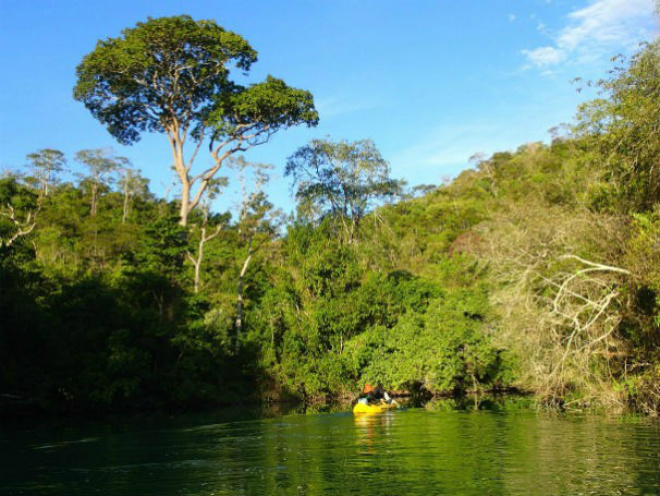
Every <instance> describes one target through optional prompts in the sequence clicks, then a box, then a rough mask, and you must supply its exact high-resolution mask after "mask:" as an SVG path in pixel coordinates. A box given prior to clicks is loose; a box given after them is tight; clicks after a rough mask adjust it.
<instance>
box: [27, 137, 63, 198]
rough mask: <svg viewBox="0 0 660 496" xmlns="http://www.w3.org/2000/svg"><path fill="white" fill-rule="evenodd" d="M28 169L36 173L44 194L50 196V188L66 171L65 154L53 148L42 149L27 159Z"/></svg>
mask: <svg viewBox="0 0 660 496" xmlns="http://www.w3.org/2000/svg"><path fill="white" fill-rule="evenodd" d="M26 158H27V159H28V167H29V168H30V169H32V171H33V172H34V175H35V178H36V180H37V182H38V184H39V189H40V190H41V192H42V194H43V195H45V196H48V193H49V187H50V186H51V185H53V184H54V183H55V182H56V181H57V175H58V174H59V173H61V172H63V171H64V166H65V165H66V158H65V157H64V153H62V152H61V151H59V150H54V149H52V148H42V149H41V150H37V151H36V152H34V153H30V154H28V155H27V157H26Z"/></svg>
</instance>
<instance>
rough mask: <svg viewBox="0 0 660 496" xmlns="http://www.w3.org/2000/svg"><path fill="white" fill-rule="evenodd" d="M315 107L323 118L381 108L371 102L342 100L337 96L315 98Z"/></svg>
mask: <svg viewBox="0 0 660 496" xmlns="http://www.w3.org/2000/svg"><path fill="white" fill-rule="evenodd" d="M315 105H316V108H317V109H318V111H319V114H320V115H321V117H325V118H327V117H335V116H338V115H345V114H350V113H352V112H359V111H364V110H372V109H374V108H377V107H380V106H381V105H380V104H376V103H374V102H373V101H366V100H365V101H360V102H356V101H354V100H351V99H347V98H342V97H339V96H326V97H320V98H317V99H316V101H315Z"/></svg>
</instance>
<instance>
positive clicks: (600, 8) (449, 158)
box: [0, 0, 658, 210]
mask: <svg viewBox="0 0 660 496" xmlns="http://www.w3.org/2000/svg"><path fill="white" fill-rule="evenodd" d="M653 4H654V2H653V0H580V1H578V0H575V1H569V0H470V1H466V2H457V1H455V0H435V1H432V0H416V1H412V0H408V1H406V0H360V1H358V0H351V1H348V0H333V1H331V2H324V1H321V0H315V1H313V0H295V1H294V0H280V1H277V2H275V1H272V0H261V1H256V0H255V1H251V0H243V1H241V2H237V1H235V0H234V1H225V0H189V1H186V2H182V1H173V0H158V1H155V0H154V1H147V0H132V1H126V0H114V1H101V0H97V1H89V0H87V1H82V0H80V1H78V0H30V1H26V0H20V1H19V0H0V44H1V45H0V46H2V50H1V51H0V67H2V68H3V77H2V78H0V170H2V169H9V170H15V169H18V168H20V167H21V166H22V165H23V164H24V163H25V155H26V154H28V153H31V152H33V151H35V150H37V149H40V148H57V149H60V150H62V151H64V152H65V153H66V154H67V156H68V157H69V159H70V163H71V166H72V167H74V168H75V167H76V165H75V164H74V163H73V160H72V158H73V156H74V154H75V152H76V151H78V150H81V149H85V148H102V147H113V148H114V149H115V151H116V153H117V154H119V155H122V156H126V157H128V158H129V159H131V161H132V162H133V164H134V165H135V166H136V167H137V168H139V169H141V170H142V171H143V173H144V175H146V176H147V177H148V178H150V180H151V189H152V191H154V192H156V193H157V194H161V193H162V192H163V191H164V190H165V189H166V187H167V185H168V184H169V183H170V182H171V179H172V175H171V171H170V170H169V165H170V164H171V163H172V160H171V158H170V156H169V149H168V145H167V142H166V141H165V137H164V136H162V135H146V136H145V137H144V138H143V140H142V141H141V142H139V143H137V144H135V145H133V146H131V147H123V146H121V145H119V144H117V143H116V142H114V140H113V139H112V138H111V137H110V136H109V135H108V133H107V132H106V131H105V129H104V128H103V127H102V126H101V125H100V124H99V123H98V122H97V121H95V120H94V119H93V118H92V117H91V116H90V115H89V114H88V112H87V111H86V110H85V108H84V107H83V106H82V104H80V103H78V102H75V101H74V100H73V98H72V96H71V94H72V88H73V86H74V84H75V67H76V65H78V63H79V62H80V61H81V59H82V57H83V56H84V55H85V54H86V53H88V52H90V51H91V50H92V49H93V48H94V46H95V43H96V41H97V40H98V39H99V38H106V37H115V36H118V35H119V34H120V31H121V30H122V29H123V28H125V27H132V26H134V25H135V23H136V22H138V21H143V20H146V18H147V17H148V16H151V17H159V16H167V15H178V14H184V13H185V14H189V15H191V16H192V17H193V18H196V19H215V20H216V21H217V22H218V24H220V25H222V26H223V27H225V28H226V29H229V30H232V31H235V32H237V33H239V34H241V35H242V36H244V37H245V38H246V39H247V40H248V41H249V42H250V44H251V45H252V46H253V48H255V49H256V50H257V51H258V52H259V62H258V63H257V64H255V65H254V66H253V70H252V72H251V76H250V80H251V81H255V82H256V81H260V80H262V79H263V78H264V77H265V76H266V75H267V74H272V75H274V76H276V77H280V78H282V79H284V80H285V81H286V82H287V83H288V84H290V85H292V86H296V87H299V88H304V89H307V90H309V91H311V92H312V93H313V94H314V97H315V101H316V106H317V108H318V109H319V111H320V115H321V122H320V124H319V126H318V127H317V128H315V129H311V130H308V129H291V130H287V131H283V132H281V133H280V134H278V135H276V136H274V137H273V138H272V140H271V142H270V143H268V144H266V145H263V146H262V147H259V148H255V149H254V150H253V151H251V152H249V153H248V154H247V158H248V159H250V160H255V161H260V162H269V163H272V164H274V165H275V167H276V177H275V178H274V180H273V181H272V182H271V184H270V185H269V194H270V196H271V199H272V201H274V203H276V204H277V205H278V206H281V207H283V208H285V209H286V210H289V209H291V206H292V201H291V198H290V188H289V181H288V180H287V179H286V178H283V177H281V175H282V172H283V168H284V164H285V162H286V157H288V156H289V155H291V154H292V153H293V152H294V151H295V150H296V149H297V148H298V147H300V146H302V145H304V144H305V143H306V142H307V141H308V140H309V139H312V138H319V137H327V136H330V137H332V138H333V139H347V140H358V139H364V138H370V139H373V140H374V141H375V142H376V145H377V146H378V147H379V149H380V150H381V152H382V154H383V156H384V157H385V158H386V159H387V160H388V161H389V162H390V164H391V166H392V173H393V176H395V177H399V178H404V179H406V180H407V181H408V182H409V183H410V184H420V183H430V184H439V183H440V182H441V181H442V178H443V177H446V176H455V175H456V174H457V173H459V172H460V171H461V170H463V169H465V168H467V167H469V164H468V158H469V157H470V156H471V155H472V154H474V153H476V152H484V153H486V154H491V153H493V152H495V151H498V150H507V149H515V148H517V147H518V146H519V145H521V144H523V143H526V142H531V141H540V140H543V141H547V140H548V134H547V130H548V129H549V128H550V127H552V126H555V125H557V124H559V123H562V122H569V121H570V120H571V119H572V116H573V115H574V111H575V107H576V105H577V104H578V103H579V102H581V101H583V100H584V99H585V98H587V97H588V94H586V93H577V92H576V88H575V85H573V84H571V83H570V81H571V80H572V79H573V78H575V77H583V78H586V79H589V78H592V79H593V78H598V77H600V76H603V75H605V72H606V70H607V69H608V68H609V67H610V62H609V59H610V57H611V56H613V55H615V54H617V53H631V52H632V51H634V50H635V47H636V46H637V44H638V43H639V42H640V41H643V40H650V39H652V38H653V37H655V36H656V35H657V32H658V26H657V19H656V17H655V16H654V14H653ZM198 162H199V163H198V166H199V167H202V166H204V165H205V164H206V163H207V162H208V159H207V158H206V157H200V159H198ZM277 176H279V177H277ZM233 189H235V188H234V187H233V186H230V188H229V191H228V194H227V195H226V196H225V199H226V200H225V201H229V199H230V198H232V194H231V192H232V190H233ZM221 207H222V205H221Z"/></svg>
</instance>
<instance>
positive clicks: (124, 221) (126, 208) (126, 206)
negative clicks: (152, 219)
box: [121, 189, 129, 225]
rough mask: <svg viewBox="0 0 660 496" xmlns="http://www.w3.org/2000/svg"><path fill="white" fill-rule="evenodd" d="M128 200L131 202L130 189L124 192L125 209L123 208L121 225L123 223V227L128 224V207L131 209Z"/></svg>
mask: <svg viewBox="0 0 660 496" xmlns="http://www.w3.org/2000/svg"><path fill="white" fill-rule="evenodd" d="M128 200H129V196H128V189H126V190H124V207H123V209H122V213H121V223H122V225H123V224H126V218H127V217H128V207H129V204H128Z"/></svg>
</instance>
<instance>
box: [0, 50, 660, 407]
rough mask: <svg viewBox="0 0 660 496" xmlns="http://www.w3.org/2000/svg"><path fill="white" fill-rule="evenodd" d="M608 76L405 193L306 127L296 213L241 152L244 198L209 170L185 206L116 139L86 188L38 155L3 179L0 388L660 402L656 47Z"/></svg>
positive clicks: (198, 399) (159, 394)
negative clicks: (219, 204) (531, 127)
mask: <svg viewBox="0 0 660 496" xmlns="http://www.w3.org/2000/svg"><path fill="white" fill-rule="evenodd" d="M79 70H80V69H79ZM596 84H597V86H598V87H599V88H600V89H601V93H600V97H599V98H598V99H596V100H594V101H592V102H589V103H587V104H585V105H584V106H583V107H581V108H580V109H579V113H578V119H577V122H576V124H575V125H574V126H572V127H570V128H567V129H566V130H565V132H564V133H563V134H561V135H559V134H558V135H556V136H555V137H554V138H553V140H552V143H551V144H548V145H546V144H541V143H534V144H527V145H524V146H521V147H520V148H519V149H518V150H517V151H515V152H501V153H496V154H494V155H493V156H492V157H489V158H487V157H476V159H475V168H474V169H471V170H467V171H465V172H463V173H462V174H461V175H460V176H459V177H458V178H456V179H455V180H454V181H453V182H452V183H451V184H445V185H442V186H439V187H435V186H432V187H421V188H415V189H413V190H412V191H407V192H406V191H405V187H404V185H403V184H402V183H401V182H399V181H394V180H392V179H391V178H390V177H389V169H388V166H387V162H386V161H385V160H384V159H383V158H382V157H381V156H380V153H379V152H378V150H377V149H376V147H375V145H374V144H373V143H371V142H369V141H358V142H354V143H347V142H341V143H333V142H331V141H325V140H315V141H312V142H311V143H309V144H308V145H306V146H304V147H302V148H300V149H299V150H298V151H297V152H295V153H293V154H292V156H291V159H290V161H289V164H288V166H287V173H288V174H289V175H291V176H292V177H293V180H294V185H295V187H296V188H297V189H296V191H297V197H298V200H299V208H298V213H297V215H296V217H295V218H294V219H288V220H287V221H286V222H284V220H283V219H282V216H281V215H280V214H279V213H278V212H277V211H276V210H275V209H274V207H273V205H271V204H270V203H269V202H268V199H267V198H266V196H265V195H264V193H263V191H262V189H263V188H262V186H263V184H264V182H265V181H266V180H267V168H266V167H265V166H263V165H259V164H251V163H249V162H247V161H245V160H244V159H243V158H242V157H241V158H236V157H227V160H228V162H226V163H228V164H231V166H232V167H234V168H235V169H236V170H237V171H238V172H239V177H241V178H242V179H243V181H242V186H243V188H242V189H243V192H244V196H243V203H242V205H241V206H240V208H239V209H238V210H237V211H236V212H234V213H233V215H232V214H231V213H230V212H220V213H216V212H213V211H212V200H213V198H214V195H217V194H219V192H220V191H221V187H222V185H223V181H222V180H219V179H218V178H216V177H209V180H208V181H207V182H206V183H205V185H204V192H203V193H204V194H203V195H202V196H200V201H199V202H198V204H196V205H195V207H194V208H190V209H189V210H190V211H189V212H188V211H186V212H185V222H182V215H183V214H182V212H183V210H185V209H183V210H182V207H181V202H180V201H179V200H176V199H175V200H167V199H164V198H156V197H155V196H154V195H152V194H151V193H149V191H148V188H147V183H146V181H145V180H144V179H143V178H141V177H140V175H139V173H138V172H137V171H135V170H134V169H132V168H131V167H130V164H128V163H127V161H126V160H125V159H122V158H121V157H116V156H114V155H112V154H111V153H110V152H108V151H107V150H93V149H92V150H83V151H81V152H80V153H78V155H77V157H76V160H77V161H79V162H80V163H81V164H83V165H85V166H86V167H87V168H88V169H89V173H88V174H86V175H84V176H81V177H79V179H78V181H77V182H75V183H72V182H60V181H59V180H58V178H60V177H62V172H63V170H64V169H65V167H66V160H65V157H64V155H63V154H62V153H61V152H59V151H57V150H50V149H43V150H39V151H36V152H34V153H31V154H30V155H28V156H27V158H28V162H29V164H28V165H29V167H27V168H26V169H25V171H24V172H23V173H21V174H14V175H5V177H3V178H2V180H1V181H0V205H2V217H0V238H1V241H0V291H1V294H2V299H1V300H0V314H1V315H2V320H3V323H2V327H1V330H0V363H2V364H3V366H2V368H0V393H2V394H3V398H4V401H5V403H14V404H26V403H30V404H38V405H41V406H42V407H44V408H48V409H101V410H118V409H126V408H157V407H163V406H168V405H186V406H190V405H205V404H212V403H223V402H236V401H241V400H245V399H248V398H249V399H258V398H271V399H285V398H300V399H305V400H307V401H316V400H320V399H325V398H333V397H350V396H351V395H352V394H353V392H355V391H356V390H357V389H358V387H359V385H360V384H362V383H363V382H364V381H365V380H367V381H373V382H382V383H383V384H384V385H385V386H386V387H388V388H390V389H395V390H408V391H413V392H421V393H430V394H460V393H463V392H467V391H481V390H486V389H497V388H507V387H516V388H519V389H522V390H529V391H533V392H535V393H536V394H537V395H538V398H539V399H540V400H541V401H542V402H544V403H546V404H550V405H557V406H561V407H566V408H571V407H593V406H602V407H606V408H610V409H618V410H623V409H626V408H635V409H638V410H641V411H644V412H646V413H649V414H657V413H658V412H660V139H659V138H660V128H659V123H660V106H659V105H658V102H660V43H654V44H650V45H647V46H644V47H643V48H642V49H641V50H640V51H639V53H638V54H637V55H636V56H634V57H633V58H632V59H630V60H629V61H622V62H621V67H619V68H617V69H615V71H614V72H613V74H612V76H611V78H610V79H607V80H603V81H599V82H597V83H596ZM241 91H243V90H241ZM287 91H288V90H287ZM241 94H242V93H241ZM311 108H312V109H313V107H311ZM307 111H310V112H311V110H309V108H307ZM205 115H207V114H205ZM310 115H311V114H310ZM308 117H309V116H308ZM313 118H314V116H313V115H312V116H311V117H309V119H313ZM234 125H235V123H234ZM222 129H225V130H226V129H227V128H226V127H224V128H222ZM200 139H201V137H200ZM223 160H224V159H223ZM250 171H253V172H254V173H250ZM184 172H185V173H187V171H185V168H184ZM184 176H185V174H184ZM392 200H396V201H392Z"/></svg>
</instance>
